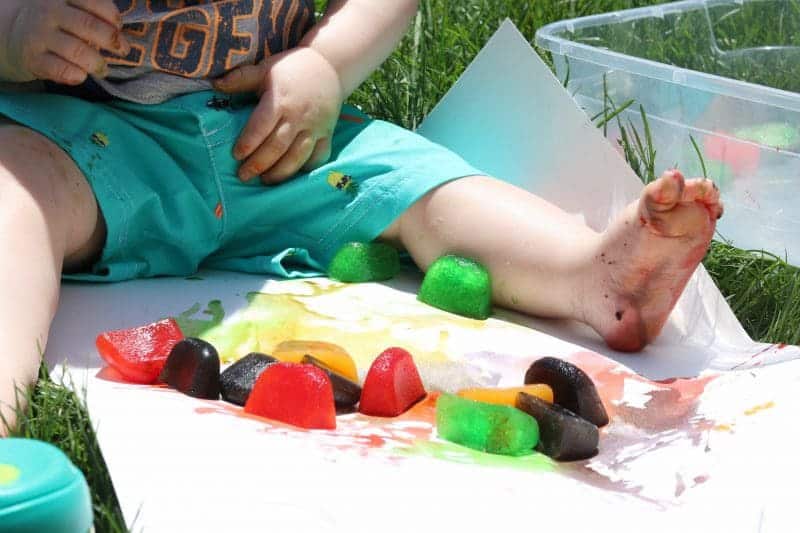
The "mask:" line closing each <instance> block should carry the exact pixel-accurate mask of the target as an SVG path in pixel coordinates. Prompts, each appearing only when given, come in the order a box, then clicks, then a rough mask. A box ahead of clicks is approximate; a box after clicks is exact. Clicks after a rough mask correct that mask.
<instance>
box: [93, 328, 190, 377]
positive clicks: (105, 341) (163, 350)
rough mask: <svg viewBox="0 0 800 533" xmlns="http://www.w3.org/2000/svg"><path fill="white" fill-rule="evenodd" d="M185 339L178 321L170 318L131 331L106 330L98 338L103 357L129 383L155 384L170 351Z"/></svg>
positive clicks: (97, 344)
mask: <svg viewBox="0 0 800 533" xmlns="http://www.w3.org/2000/svg"><path fill="white" fill-rule="evenodd" d="M181 339H183V332H181V328H180V327H178V323H177V322H175V320H173V319H171V318H168V319H166V320H161V321H159V322H155V323H153V324H147V325H145V326H139V327H135V328H130V329H120V330H115V331H106V332H104V333H101V334H100V335H98V336H97V339H96V340H95V345H96V346H97V351H98V353H99V354H100V357H102V358H103V360H104V361H105V362H106V363H108V365H109V366H111V367H112V368H114V369H115V370H116V371H117V372H119V373H120V375H121V376H122V377H123V378H125V379H126V380H127V381H130V382H133V383H155V381H156V379H158V375H159V374H160V373H161V369H162V368H163V367H164V363H165V362H166V361H167V357H168V356H169V352H170V350H172V347H173V346H175V344H176V343H177V342H178V341H180V340H181Z"/></svg>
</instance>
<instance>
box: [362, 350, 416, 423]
mask: <svg viewBox="0 0 800 533" xmlns="http://www.w3.org/2000/svg"><path fill="white" fill-rule="evenodd" d="M425 394H426V393H425V387H424V386H423V385H422V379H420V377H419V372H418V371H417V367H416V365H415V364H414V359H413V358H412V357H411V354H410V353H408V352H407V351H405V350H404V349H402V348H388V349H387V350H385V351H384V352H383V353H382V354H380V355H379V356H378V357H377V359H375V361H373V363H372V366H371V367H370V368H369V372H367V377H366V379H365V380H364V386H363V388H362V392H361V402H360V403H359V406H358V410H359V411H360V412H361V413H363V414H365V415H371V416H385V417H391V416H398V415H401V414H403V413H404V412H406V411H407V410H408V409H409V408H410V407H411V406H412V405H414V404H415V403H417V402H418V401H420V400H421V399H422V398H424V397H425Z"/></svg>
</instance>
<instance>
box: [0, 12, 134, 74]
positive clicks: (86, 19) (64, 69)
mask: <svg viewBox="0 0 800 533" xmlns="http://www.w3.org/2000/svg"><path fill="white" fill-rule="evenodd" d="M121 28H122V19H121V17H120V14H119V10H118V9H117V6H116V5H115V4H114V2H113V0H0V81H12V82H25V81H33V80H50V81H55V82H58V83H64V84H68V85H78V84H80V83H83V82H84V81H85V80H86V77H87V76H88V75H89V74H95V75H98V76H103V75H105V72H106V70H107V66H106V61H105V59H104V58H103V56H102V55H101V54H100V51H99V50H100V49H105V50H108V51H110V52H112V53H115V54H122V55H125V54H127V53H128V51H129V46H128V43H127V42H126V41H125V38H124V37H122V35H121V34H120V30H121Z"/></svg>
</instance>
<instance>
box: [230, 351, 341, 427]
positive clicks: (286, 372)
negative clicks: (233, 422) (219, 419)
mask: <svg viewBox="0 0 800 533" xmlns="http://www.w3.org/2000/svg"><path fill="white" fill-rule="evenodd" d="M244 410H245V412H247V413H251V414H254V415H259V416H263V417H266V418H271V419H273V420H277V421H279V422H285V423H286V424H291V425H293V426H299V427H301V428H306V429H336V407H335V405H334V403H333V386H332V385H331V380H330V378H329V377H328V374H326V373H325V371H324V370H322V369H321V368H317V367H315V366H314V365H305V364H297V363H275V364H272V365H270V366H268V367H267V368H265V369H264V371H263V372H261V375H260V376H258V379H257V380H256V383H255V385H254V386H253V392H251V393H250V396H249V397H248V398H247V403H245V405H244Z"/></svg>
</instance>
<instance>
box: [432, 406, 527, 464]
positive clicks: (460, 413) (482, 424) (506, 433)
mask: <svg viewBox="0 0 800 533" xmlns="http://www.w3.org/2000/svg"><path fill="white" fill-rule="evenodd" d="M436 430H437V431H438V433H439V436H440V437H442V438H443V439H446V440H449V441H451V442H455V443H456V444H461V445H462V446H467V447H468V448H473V449H475V450H480V451H484V452H489V453H495V454H501V455H527V454H530V453H533V449H534V448H535V447H536V444H537V443H538V442H539V425H538V424H537V422H536V420H535V419H534V418H533V417H531V416H530V415H528V414H526V413H523V412H522V411H520V410H519V409H516V408H514V407H509V406H507V405H496V404H490V403H483V402H476V401H473V400H467V399H466V398H461V397H459V396H456V395H454V394H442V395H441V396H439V398H438V400H437V401H436Z"/></svg>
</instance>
